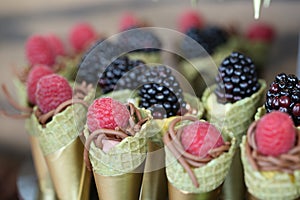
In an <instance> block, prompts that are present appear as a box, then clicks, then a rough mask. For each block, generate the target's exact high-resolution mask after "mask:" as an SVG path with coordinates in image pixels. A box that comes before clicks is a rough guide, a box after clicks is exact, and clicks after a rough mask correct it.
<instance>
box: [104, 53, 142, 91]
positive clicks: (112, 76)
mask: <svg viewBox="0 0 300 200" xmlns="http://www.w3.org/2000/svg"><path fill="white" fill-rule="evenodd" d="M143 64H144V62H143V61H141V60H130V59H129V58H128V57H127V56H122V57H119V58H117V59H116V60H114V61H113V62H112V63H111V64H110V65H109V66H108V67H107V68H106V69H105V71H104V72H103V73H102V74H101V76H100V77H99V82H98V83H99V86H100V88H101V90H102V93H104V94H106V93H108V92H111V91H113V90H114V89H117V87H116V85H117V83H118V81H119V79H120V78H121V77H122V76H123V75H124V74H126V72H129V71H130V70H132V69H133V68H135V67H137V66H140V65H143ZM126 83H127V84H126ZM126 83H124V84H122V85H121V86H123V87H122V88H120V89H124V88H128V89H134V88H132V87H133V86H132V85H129V84H128V82H126Z"/></svg>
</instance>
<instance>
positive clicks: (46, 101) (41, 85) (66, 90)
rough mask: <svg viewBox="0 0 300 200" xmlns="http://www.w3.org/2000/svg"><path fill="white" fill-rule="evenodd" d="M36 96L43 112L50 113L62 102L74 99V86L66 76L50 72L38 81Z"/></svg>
mask: <svg viewBox="0 0 300 200" xmlns="http://www.w3.org/2000/svg"><path fill="white" fill-rule="evenodd" d="M35 97H36V104H37V106H38V108H39V109H40V110H41V111H42V113H48V112H49V111H51V110H54V109H56V108H57V107H58V106H59V105H60V104H61V103H63V102H65V101H67V100H69V99H72V88H71V86H70V85H69V83H68V81H67V79H65V78H64V77H62V76H59V75H57V74H50V75H46V76H44V77H42V78H41V79H40V80H39V81H38V83H37V89H36V92H35Z"/></svg>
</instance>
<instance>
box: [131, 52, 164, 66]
mask: <svg viewBox="0 0 300 200" xmlns="http://www.w3.org/2000/svg"><path fill="white" fill-rule="evenodd" d="M126 55H127V56H128V57H129V59H131V60H142V61H144V62H145V63H159V64H161V63H162V59H161V54H160V51H158V52H130V53H128V54H126Z"/></svg>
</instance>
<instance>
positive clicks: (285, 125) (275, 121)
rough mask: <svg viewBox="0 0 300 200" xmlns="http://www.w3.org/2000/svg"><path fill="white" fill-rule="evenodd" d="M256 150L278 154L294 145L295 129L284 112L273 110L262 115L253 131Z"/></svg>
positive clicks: (265, 153) (267, 153)
mask: <svg viewBox="0 0 300 200" xmlns="http://www.w3.org/2000/svg"><path fill="white" fill-rule="evenodd" d="M255 140H256V145H257V150H258V152H260V153H261V154H263V155H267V156H278V155H280V154H282V153H286V152H288V151H289V150H290V149H291V148H293V146H294V145H295V140H296V129H295V127H294V123H293V120H292V119H291V118H290V116H289V115H288V114H286V113H283V112H280V111H273V112H271V113H268V114H266V115H265V116H263V117H262V118H261V119H260V120H259V121H258V123H257V126H256V131H255Z"/></svg>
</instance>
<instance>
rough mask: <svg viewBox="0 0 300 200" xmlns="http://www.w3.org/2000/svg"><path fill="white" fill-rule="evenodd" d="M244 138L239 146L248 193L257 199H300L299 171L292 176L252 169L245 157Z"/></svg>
mask: <svg viewBox="0 0 300 200" xmlns="http://www.w3.org/2000/svg"><path fill="white" fill-rule="evenodd" d="M246 142H247V140H246V136H244V137H243V140H242V143H241V144H240V146H241V154H242V162H243V166H244V172H245V182H246V186H247V188H248V191H249V192H250V193H251V194H252V195H253V196H255V197H256V198H258V199H264V200H292V199H297V198H299V197H300V170H296V171H294V173H293V174H290V175H289V174H287V173H281V172H275V171H272V172H260V171H257V170H255V169H253V168H252V166H251V165H250V163H249V161H248V158H247V156H246V150H245V144H246Z"/></svg>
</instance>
